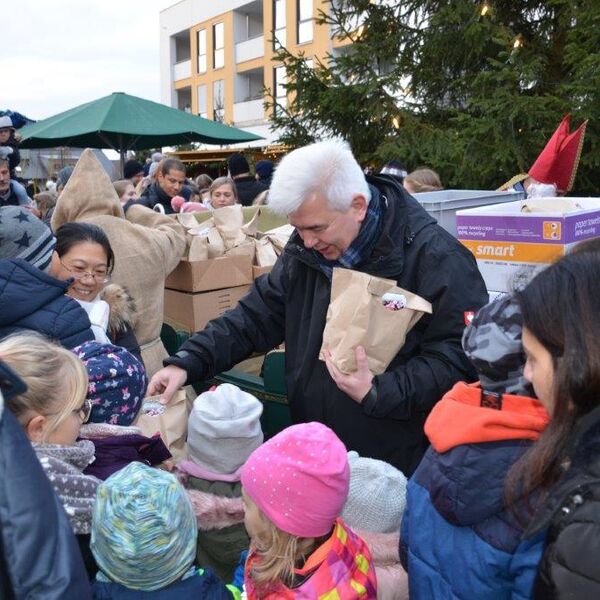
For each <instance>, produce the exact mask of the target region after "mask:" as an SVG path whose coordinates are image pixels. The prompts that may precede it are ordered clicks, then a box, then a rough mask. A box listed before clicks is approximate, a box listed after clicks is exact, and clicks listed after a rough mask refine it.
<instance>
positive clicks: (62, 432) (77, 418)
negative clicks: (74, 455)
mask: <svg viewBox="0 0 600 600" xmlns="http://www.w3.org/2000/svg"><path fill="white" fill-rule="evenodd" d="M91 412H92V402H91V400H88V399H87V398H84V400H83V401H82V403H81V404H80V405H79V406H78V407H77V408H75V409H73V410H72V411H70V412H69V414H68V415H67V416H66V417H65V418H63V419H62V421H61V422H60V423H59V424H58V426H53V423H54V418H55V417H56V416H58V415H59V414H60V412H51V413H48V414H46V415H40V414H37V415H35V416H34V417H32V418H31V419H30V421H29V423H28V424H27V425H26V427H25V429H26V431H27V435H28V437H29V439H30V440H31V441H32V442H35V443H46V444H57V445H59V446H73V445H74V444H75V442H76V441H77V438H78V437H79V430H80V428H81V425H82V424H83V423H85V422H86V421H87V420H88V419H89V418H90V413H91Z"/></svg>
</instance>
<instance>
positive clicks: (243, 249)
mask: <svg viewBox="0 0 600 600" xmlns="http://www.w3.org/2000/svg"><path fill="white" fill-rule="evenodd" d="M255 254H256V246H255V240H253V239H252V238H248V239H247V240H246V241H245V242H242V243H241V244H239V245H238V246H234V247H233V248H230V249H229V250H227V251H226V252H225V256H249V257H250V258H251V259H252V262H254V256H255Z"/></svg>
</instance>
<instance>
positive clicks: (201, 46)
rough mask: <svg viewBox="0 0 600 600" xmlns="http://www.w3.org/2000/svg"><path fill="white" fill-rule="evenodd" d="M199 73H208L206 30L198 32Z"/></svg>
mask: <svg viewBox="0 0 600 600" xmlns="http://www.w3.org/2000/svg"><path fill="white" fill-rule="evenodd" d="M198 73H206V29H201V30H200V31H199V32H198Z"/></svg>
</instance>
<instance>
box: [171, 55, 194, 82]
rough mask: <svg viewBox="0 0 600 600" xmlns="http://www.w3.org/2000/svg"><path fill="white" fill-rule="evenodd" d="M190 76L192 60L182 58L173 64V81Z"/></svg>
mask: <svg viewBox="0 0 600 600" xmlns="http://www.w3.org/2000/svg"><path fill="white" fill-rule="evenodd" d="M191 76H192V61H191V60H182V61H181V62H178V63H175V64H174V65H173V81H179V80H180V79H187V78H188V77H191Z"/></svg>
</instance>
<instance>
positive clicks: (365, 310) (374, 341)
mask: <svg viewBox="0 0 600 600" xmlns="http://www.w3.org/2000/svg"><path fill="white" fill-rule="evenodd" d="M384 295H386V298H392V299H393V300H392V301H391V302H388V301H387V300H384ZM384 302H385V304H387V305H388V306H387V307H386V305H385V304H384ZM431 310H432V309H431V304H430V303H429V302H427V300H424V299H423V298H421V297H420V296H417V295H416V294H413V293H411V292H409V291H407V290H403V289H402V288H399V287H396V282H395V281H393V280H391V279H381V278H380V277H373V276H372V275H368V274H367V273H360V272H359V271H352V270H350V269H342V268H336V269H334V270H333V280H332V284H331V300H330V302H329V308H328V309H327V321H326V324H325V330H324V331H323V344H322V346H321V353H320V355H319V358H321V360H324V357H323V350H324V349H325V348H327V349H328V350H329V352H331V357H332V360H333V363H334V364H335V366H336V367H337V368H338V369H339V370H340V371H342V372H343V373H353V372H354V371H356V357H355V350H356V347H357V346H363V347H364V349H365V351H366V354H367V358H368V361H369V368H370V369H371V371H372V372H373V373H374V374H375V375H380V374H381V373H383V372H384V371H385V370H386V369H387V367H388V365H389V364H390V362H391V361H392V359H393V358H394V357H395V356H396V354H398V352H399V351H400V349H401V348H402V346H403V345H404V341H405V340H406V334H407V333H408V332H409V331H410V330H411V329H412V328H413V327H414V325H415V323H416V322H417V321H418V320H419V319H420V318H421V317H422V316H423V314H425V313H429V314H430V313H431Z"/></svg>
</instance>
